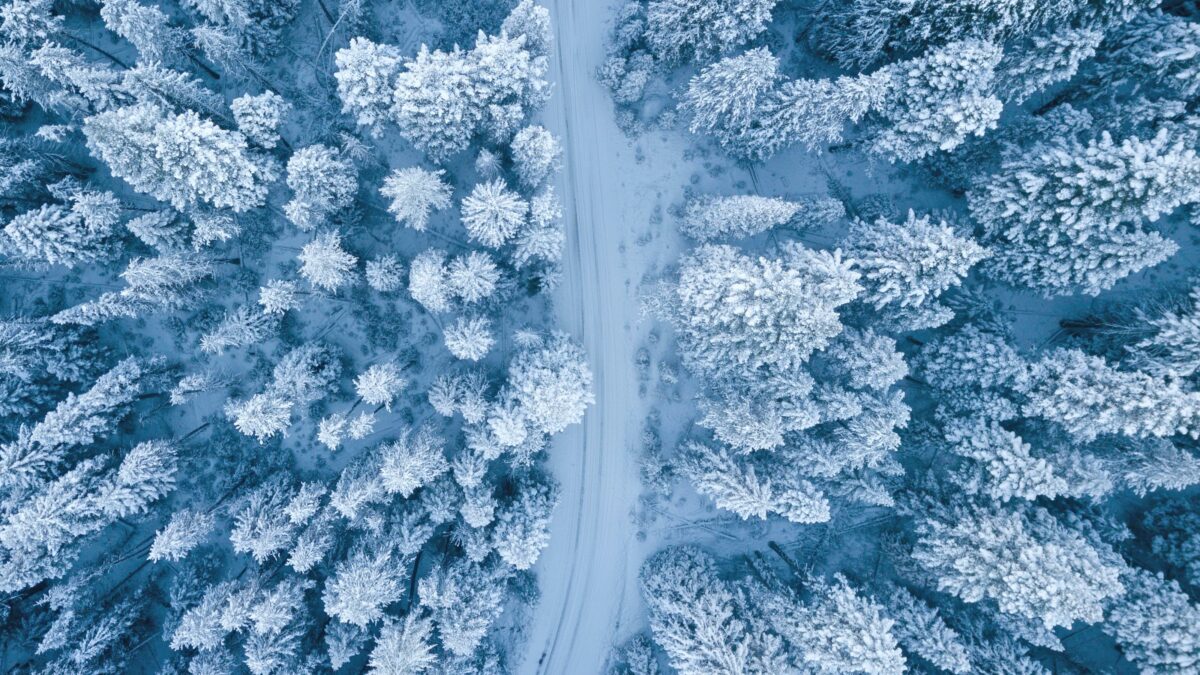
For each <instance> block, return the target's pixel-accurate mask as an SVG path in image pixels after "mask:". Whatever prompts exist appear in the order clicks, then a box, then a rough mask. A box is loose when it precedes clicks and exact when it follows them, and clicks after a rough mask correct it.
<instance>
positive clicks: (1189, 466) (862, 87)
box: [601, 0, 1200, 674]
mask: <svg viewBox="0 0 1200 675" xmlns="http://www.w3.org/2000/svg"><path fill="white" fill-rule="evenodd" d="M701 4H704V7H703V8H701V7H700V5H701ZM1159 5H1160V3H1158V2H1156V1H1154V0H1146V1H1141V0H1138V1H1129V2H1125V1H1121V0H1116V1H1113V2H1107V1H1106V2H1085V1H1076V0H1064V1H1063V2H1052V3H1028V2H1007V1H1003V0H1001V1H998V2H974V3H945V2H933V1H930V2H925V1H923V0H915V1H913V0H906V1H903V2H893V1H892V0H854V1H852V2H844V3H812V5H811V6H809V5H806V6H805V10H803V11H795V12H794V11H793V9H792V7H790V6H788V7H784V6H782V5H781V6H779V7H774V3H736V2H730V3H689V2H686V1H684V0H679V1H676V2H665V1H662V2H660V1H659V0H646V1H643V2H634V3H630V4H629V5H627V6H626V8H625V10H623V12H622V13H621V15H620V17H619V19H618V21H617V24H616V26H615V28H614V30H613V34H612V41H611V43H610V60H609V62H608V63H607V64H606V65H605V67H604V68H603V69H602V72H601V78H602V80H603V81H604V82H605V83H606V84H607V85H608V86H609V87H610V88H611V89H612V90H613V95H614V100H615V101H616V103H617V105H618V107H619V108H621V109H623V110H624V113H622V114H636V108H635V107H634V106H633V105H632V104H634V103H636V102H638V101H639V100H640V98H641V97H642V95H643V93H644V91H645V90H646V87H647V85H648V83H649V82H650V81H651V80H652V79H654V78H659V77H664V78H665V77H666V76H668V75H670V74H672V69H675V68H678V67H680V66H684V65H689V64H690V65H691V66H693V68H694V70H693V72H692V74H691V75H690V80H688V81H687V84H686V85H685V86H683V87H681V88H680V89H679V90H678V92H677V94H678V102H679V105H678V110H679V112H680V113H681V117H682V121H684V122H685V123H686V126H687V127H688V128H689V129H690V131H692V132H693V133H697V134H700V135H703V136H708V137H711V138H712V139H713V140H714V141H715V142H716V144H718V145H719V146H720V147H721V148H722V149H723V150H725V151H726V152H727V153H728V154H729V155H731V156H732V157H733V158H734V159H736V160H738V161H741V162H748V163H754V162H763V161H766V160H768V159H770V158H771V157H772V156H773V155H775V154H776V153H778V152H780V151H782V150H783V149H785V148H787V147H789V146H791V145H795V144H800V145H805V146H807V147H808V149H809V150H810V151H826V150H828V151H831V152H832V153H833V154H832V157H831V158H828V159H827V161H833V162H836V161H837V160H838V159H839V158H840V157H844V156H848V154H849V153H861V154H862V155H865V156H866V158H867V159H868V161H869V160H871V159H873V158H882V159H884V160H887V161H888V162H891V163H906V164H909V165H910V166H909V167H908V168H905V169H903V170H902V172H900V173H896V174H894V175H892V176H890V177H888V178H887V179H886V180H887V181H890V182H893V183H896V184H897V185H898V186H903V187H902V189H898V190H896V193H897V194H900V193H904V192H910V193H911V194H913V195H921V196H924V195H925V194H927V193H921V192H919V191H918V190H917V188H921V189H926V188H927V189H933V190H937V189H942V190H945V193H944V194H943V197H944V198H945V201H944V202H941V203H949V204H950V205H951V206H950V208H947V209H941V210H934V211H930V210H928V208H927V207H926V208H925V209H924V210H923V209H922V204H921V202H919V201H916V200H910V204H911V210H909V209H907V208H906V209H904V210H907V214H905V213H904V211H903V210H901V209H900V208H897V207H896V204H895V202H897V201H900V198H896V199H895V200H893V199H892V198H887V199H883V198H880V197H879V196H877V195H864V194H861V186H857V185H850V186H842V185H836V184H835V186H834V187H835V189H834V190H833V192H834V194H836V195H837V198H836V199H832V198H818V199H812V198H806V199H798V200H797V199H788V198H786V197H783V196H781V197H774V196H767V195H762V194H734V195H728V196H722V195H692V194H689V196H688V198H687V201H686V203H685V204H684V205H683V207H682V208H681V209H680V210H679V212H678V213H679V216H680V219H679V221H680V222H679V230H680V232H681V233H682V234H683V235H685V236H686V237H687V238H689V239H691V240H693V241H694V242H695V245H694V247H693V248H691V249H690V250H688V251H686V252H685V253H684V254H683V255H682V257H681V258H680V260H679V262H678V266H677V269H673V270H672V271H671V272H670V274H669V275H668V276H667V277H666V278H665V280H664V281H662V282H661V283H660V284H658V285H657V286H656V287H655V288H654V290H653V292H651V293H649V297H648V302H647V306H648V308H649V309H650V310H651V312H652V313H653V314H654V315H655V316H656V317H657V318H660V319H663V320H665V321H666V322H668V323H669V324H670V325H671V328H672V329H673V334H674V338H675V343H676V348H677V350H678V355H679V357H680V360H681V361H682V364H683V366H684V368H685V369H686V370H687V371H688V373H689V374H690V376H691V377H692V378H694V380H695V382H696V384H697V385H698V392H699V393H698V395H697V405H696V411H695V421H696V425H695V427H694V428H692V429H689V430H687V431H686V432H684V433H683V434H682V437H681V438H680V439H679V443H678V445H677V447H676V448H675V450H674V452H673V453H671V454H670V455H669V456H668V459H667V460H666V461H668V462H669V464H670V466H669V468H668V470H667V471H666V472H665V475H668V476H670V475H678V476H679V477H680V478H682V479H684V480H686V481H687V482H688V483H690V485H691V487H692V488H694V490H695V492H697V493H698V494H699V495H700V497H701V498H702V499H707V500H711V502H712V503H713V504H714V505H715V506H716V507H717V508H718V509H721V510H724V511H728V512H731V513H732V514H733V515H734V516H736V518H738V519H749V518H755V519H775V520H787V521H791V522H792V523H796V524H799V525H801V526H812V525H818V527H820V528H822V529H817V530H816V533H812V532H806V531H804V530H803V529H800V528H794V529H787V526H786V524H784V525H780V526H779V527H778V528H777V529H772V530H770V531H771V532H775V533H778V532H794V533H795V535H794V539H795V543H794V544H789V543H787V542H783V545H781V544H780V542H779V541H774V542H771V544H770V546H769V547H765V548H763V549H762V550H758V546H756V545H754V544H752V543H750V542H746V544H745V546H744V547H743V548H750V549H751V550H750V551H749V552H747V553H745V555H741V556H736V557H732V556H731V557H728V559H726V560H718V558H717V557H714V556H713V555H710V554H708V553H705V552H703V551H701V550H699V549H695V548H691V547H683V548H670V549H667V550H665V551H662V552H660V553H658V554H657V555H655V556H653V557H651V558H650V559H649V560H648V561H647V562H646V563H645V565H644V567H643V569H642V587H643V595H644V599H645V601H646V603H647V606H648V618H649V624H650V638H651V640H649V641H648V640H645V639H638V640H634V641H632V642H631V643H629V645H628V646H627V647H626V648H625V649H624V650H623V651H621V652H620V653H619V654H618V657H617V661H618V663H619V668H618V669H619V671H620V672H627V673H637V674H643V673H654V672H657V668H658V665H657V664H656V663H655V659H656V658H657V656H656V654H659V653H661V654H662V655H664V656H665V658H666V660H667V662H668V663H669V664H670V666H671V667H672V668H673V669H675V670H676V671H678V672H680V673H712V672H729V673H734V672H822V673H823V672H829V673H834V672H837V673H847V672H865V673H890V672H895V673H899V672H909V671H916V672H942V671H948V672H953V673H966V672H1027V673H1041V672H1052V671H1051V670H1050V667H1051V663H1053V664H1054V666H1055V668H1056V669H1057V670H1061V669H1062V668H1064V667H1066V668H1068V669H1077V670H1079V671H1080V672H1085V671H1089V670H1096V669H1109V668H1112V669H1115V670H1122V669H1124V670H1130V671H1131V672H1142V673H1165V672H1191V671H1193V670H1195V669H1196V668H1197V666H1198V664H1200V632H1198V630H1197V628H1196V626H1195V617H1196V612H1197V611H1200V609H1198V608H1200V605H1197V604H1196V598H1197V597H1200V596H1198V595H1197V594H1198V593H1200V586H1197V583H1198V581H1200V553H1198V551H1200V548H1197V545H1198V542H1197V540H1196V537H1195V536H1194V535H1193V533H1192V532H1193V530H1194V529H1195V527H1196V525H1197V524H1198V523H1200V520H1198V519H1200V515H1197V514H1198V513H1200V512H1198V511H1197V503H1196V500H1195V499H1194V498H1193V497H1191V496H1190V492H1189V490H1191V489H1193V488H1194V486H1195V485H1197V484H1200V456H1198V455H1197V444H1196V439H1197V438H1200V386H1198V384H1200V382H1198V380H1197V373H1198V372H1200V351H1198V349H1197V348H1196V344H1200V342H1198V341H1197V337H1198V336H1200V332H1198V330H1200V329H1198V326H1200V324H1198V323H1197V320H1198V317H1200V310H1198V308H1200V305H1198V304H1197V303H1198V300H1197V298H1198V297H1200V295H1197V294H1198V293H1200V291H1198V290H1196V289H1195V283H1194V280H1193V279H1191V273H1192V269H1191V268H1192V262H1193V261H1192V260H1191V258H1190V255H1191V254H1190V251H1189V252H1181V246H1180V244H1179V243H1177V241H1178V242H1184V241H1187V240H1188V239H1187V236H1188V235H1187V234H1186V228H1187V227H1189V226H1190V224H1191V223H1190V221H1191V220H1194V218H1192V217H1191V216H1192V215H1194V214H1192V211H1193V210H1194V208H1195V206H1194V205H1195V204H1196V203H1197V202H1198V201H1200V182H1198V181H1200V171H1198V170H1197V168H1198V167H1200V164H1197V155H1196V150H1197V144H1198V142H1200V137H1197V135H1196V132H1195V129H1196V117H1195V115H1194V108H1195V106H1196V104H1197V101H1198V99H1197V95H1198V94H1200V84H1198V83H1200V79H1197V75H1198V74H1200V69H1198V68H1197V64H1198V61H1197V57H1196V55H1197V54H1198V53H1200V52H1198V51H1197V50H1196V49H1195V47H1196V46H1197V45H1198V44H1200V42H1198V41H1197V36H1200V13H1197V10H1196V8H1195V7H1194V6H1193V5H1192V4H1189V3H1183V4H1180V3H1162V6H1161V7H1160V6H1159ZM665 7H670V8H672V10H678V14H664V13H663V12H664V8H665ZM680 8H690V10H691V11H686V10H681V9H680ZM772 9H773V11H774V16H773V21H772V18H771V12H772ZM652 16H677V17H685V18H681V19H679V20H680V21H683V22H685V23H686V22H687V21H695V22H696V23H697V25H699V24H701V22H707V23H708V25H711V26H712V27H713V30H711V31H710V32H707V33H705V39H704V40H701V41H696V40H692V41H689V39H688V38H687V35H688V33H687V32H686V30H681V29H680V27H679V24H676V23H671V21H665V20H664V21H655V20H652V19H651V17H652ZM731 24H732V25H735V26H736V29H733V30H729V29H727V26H728V25H731ZM779 32H781V33H783V34H784V35H785V36H786V39H784V40H778V39H775V38H776V37H778V36H777V35H776V34H773V33H779ZM792 38H795V39H794V40H793V39H792ZM668 39H669V40H672V44H673V45H675V46H676V47H677V48H675V49H673V50H664V49H663V47H662V44H663V41H664V40H668ZM789 42H795V43H796V44H795V45H789V44H788V43H789ZM785 56H786V58H785ZM823 58H824V59H829V60H830V61H832V63H828V64H825V67H823V69H822V70H821V72H823V73H829V72H833V73H834V74H833V75H832V76H824V77H821V78H819V79H818V78H812V77H808V76H806V75H805V74H804V73H802V72H793V71H795V70H799V68H798V66H803V65H804V64H808V63H812V62H813V61H815V60H819V59H823ZM785 64H786V65H785ZM631 111H633V112H631ZM667 119H669V118H667ZM790 161H795V159H794V158H789V162H790ZM854 161H858V158H857V157H856V158H855V159H854ZM776 168H777V166H776V165H775V164H768V165H766V169H765V170H767V171H772V172H773V175H774V176H775V177H780V176H782V177H783V178H784V179H785V181H786V178H787V174H786V173H780V171H781V170H779V171H777V170H775V169H776ZM827 175H831V174H829V173H827ZM831 182H834V183H836V180H835V179H833V178H831ZM922 182H923V183H924V184H922ZM758 185H759V183H758V181H756V182H755V187H756V190H755V192H756V193H757V192H758V189H757V188H758ZM906 199H907V198H906ZM906 206H907V205H906ZM1171 234H1175V235H1176V236H1175V237H1173V238H1172V237H1169V236H1168V235H1171ZM816 242H819V243H820V246H819V247H817V246H816V244H815V243H816ZM1172 256H1176V258H1175V259H1174V260H1173V262H1175V263H1176V265H1175V266H1174V268H1173V269H1168V268H1165V267H1164V269H1162V271H1161V272H1160V273H1159V276H1157V277H1152V279H1153V281H1154V283H1155V285H1156V286H1157V287H1156V288H1146V286H1147V284H1146V283H1144V281H1143V282H1142V283H1136V282H1134V280H1132V279H1130V278H1129V277H1131V275H1134V274H1135V273H1137V272H1140V271H1142V270H1145V269H1147V268H1150V267H1153V266H1155V265H1157V264H1159V263H1162V262H1163V261H1165V260H1167V259H1168V258H1172ZM1144 278H1146V277H1144ZM997 282H1000V283H997ZM1000 284H1004V285H1006V286H1009V287H1015V289H1013V288H1007V289H1005V288H1002V287H1001V286H1000ZM1114 286H1116V287H1117V288H1118V289H1119V290H1120V291H1121V293H1120V295H1104V294H1106V292H1107V291H1109V290H1110V289H1113V288H1114ZM1177 289H1182V290H1177ZM1024 291H1031V292H1032V293H1033V294H1034V296H1045V297H1046V298H1055V297H1058V296H1069V295H1091V296H1097V295H1100V296H1101V300H1100V301H1099V302H1098V303H1096V304H1095V305H1093V307H1094V309H1093V311H1092V312H1091V313H1088V314H1085V315H1083V316H1079V315H1078V313H1079V312H1080V310H1079V309H1078V307H1080V305H1077V304H1076V305H1071V306H1069V307H1070V309H1067V310H1065V313H1064V312H1063V311H1062V310H1061V307H1062V306H1060V305H1055V304H1046V305H1045V308H1046V309H1044V310H1039V311H1036V312H1029V311H1028V310H1018V311H1012V310H1013V307H1014V305H1015V303H1011V302H1010V301H1011V299H1012V298H1013V297H1014V295H1016V296H1017V297H1020V294H1021V293H1022V292H1024ZM1020 306H1022V307H1032V306H1034V305H1031V304H1028V303H1024V302H1022V303H1021V305H1020ZM1019 312H1023V313H1025V314H1034V315H1039V316H1040V315H1042V314H1046V313H1050V314H1049V315H1050V316H1054V317H1055V318H1057V319H1059V322H1060V323H1059V325H1058V328H1059V329H1060V330H1059V331H1058V332H1057V333H1054V334H1052V335H1050V334H1046V333H1043V332H1041V329H1039V328H1036V327H1034V326H1035V325H1036V323H1035V322H1034V321H1031V320H1030V319H1029V318H1028V316H1023V315H1022V313H1019ZM1055 312H1058V313H1057V314H1054V313H1055ZM715 522H717V523H720V522H723V521H722V520H721V519H718V520H717V521H715ZM725 522H736V521H734V520H733V519H730V520H729V521H725ZM822 523H828V524H826V525H820V524H822ZM859 528H862V529H863V530H865V531H862V532H856V530H859ZM781 536H782V535H781ZM831 540H832V541H831ZM718 541H719V540H718ZM780 541H782V540H780ZM835 547H836V548H838V549H839V554H838V555H827V552H828V551H830V550H832V549H833V548H835ZM726 548H727V547H726V546H725V545H724V544H722V554H723V555H724V554H729V553H731V551H729V550H726ZM842 553H844V555H843V554H842ZM793 554H795V556H799V557H801V558H802V559H800V558H797V557H794V556H793ZM1092 627H1094V628H1095V630H1096V631H1097V632H1102V633H1104V634H1105V635H1106V636H1107V637H1106V638H1105V639H1106V640H1108V641H1109V643H1111V644H1112V645H1114V646H1115V651H1114V652H1112V653H1111V654H1110V655H1107V656H1103V657H1101V656H1098V655H1097V653H1095V650H1094V649H1091V650H1090V653H1089V649H1090V648H1089V649H1085V648H1083V647H1078V646H1077V644H1078V643H1073V642H1071V641H1069V640H1068V638H1069V637H1072V636H1074V635H1077V634H1078V633H1079V632H1081V631H1085V630H1092ZM1092 644H1093V645H1094V644H1095V643H1092ZM659 650H660V651H659ZM1114 664H1119V665H1114ZM1122 672H1123V670H1122Z"/></svg>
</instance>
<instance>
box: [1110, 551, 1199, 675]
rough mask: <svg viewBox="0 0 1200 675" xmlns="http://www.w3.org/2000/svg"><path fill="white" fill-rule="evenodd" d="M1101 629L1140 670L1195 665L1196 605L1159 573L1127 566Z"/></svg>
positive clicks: (1173, 670)
mask: <svg viewBox="0 0 1200 675" xmlns="http://www.w3.org/2000/svg"><path fill="white" fill-rule="evenodd" d="M1122 581H1123V582H1124V584H1125V589H1126V591H1125V595H1124V596H1123V597H1122V598H1120V599H1118V600H1116V601H1115V602H1114V603H1113V608H1112V609H1111V610H1109V612H1108V617H1107V620H1106V621H1105V624H1104V626H1105V629H1106V630H1107V631H1108V632H1109V633H1110V634H1111V635H1112V636H1113V639H1114V640H1116V642H1117V645H1118V646H1119V647H1120V649H1121V653H1123V654H1124V655H1125V657H1126V658H1127V659H1129V660H1130V661H1132V662H1133V663H1134V665H1136V666H1137V667H1138V668H1139V669H1140V670H1141V672H1142V673H1145V674H1149V673H1186V672H1189V671H1191V670H1194V669H1195V668H1196V667H1197V666H1198V665H1200V607H1197V606H1196V605H1195V604H1194V603H1193V602H1192V601H1191V600H1190V599H1189V598H1188V596H1187V595H1185V594H1184V593H1183V591H1182V590H1181V589H1180V588H1179V584H1177V583H1175V582H1174V581H1168V580H1166V579H1164V578H1163V577H1162V575H1161V574H1157V575H1156V574H1151V573H1150V572H1147V571H1145V570H1141V569H1130V570H1129V571H1128V572H1127V573H1126V574H1125V575H1124V576H1122Z"/></svg>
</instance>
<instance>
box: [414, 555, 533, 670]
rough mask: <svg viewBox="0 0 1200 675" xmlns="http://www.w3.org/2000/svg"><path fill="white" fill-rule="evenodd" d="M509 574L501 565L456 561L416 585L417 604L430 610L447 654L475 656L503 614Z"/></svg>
mask: <svg viewBox="0 0 1200 675" xmlns="http://www.w3.org/2000/svg"><path fill="white" fill-rule="evenodd" d="M509 574H510V571H509V570H508V569H507V568H506V567H504V566H502V565H491V564H489V563H482V564H481V563H474V562H471V561H469V560H467V559H465V558H459V559H456V560H454V561H453V562H450V563H449V564H445V565H443V566H440V567H437V568H436V569H434V570H431V571H430V573H429V574H428V575H426V576H424V577H422V578H421V580H420V581H418V582H417V596H418V597H419V598H420V604H421V606H422V607H428V608H429V610H430V618H432V619H433V622H434V624H435V625H436V626H437V630H438V637H439V638H440V639H441V643H442V647H443V648H444V649H445V650H446V651H448V652H450V654H452V655H454V656H459V657H467V656H470V655H472V654H474V653H475V650H476V649H478V647H479V644H480V643H481V642H482V641H483V638H484V636H485V635H486V634H487V632H488V629H489V628H491V626H492V623H493V622H494V621H495V620H496V618H497V617H499V616H500V613H501V612H502V611H503V610H504V605H503V604H502V603H503V600H504V584H505V582H506V581H507V580H508V576H509Z"/></svg>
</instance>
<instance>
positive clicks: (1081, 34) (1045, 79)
mask: <svg viewBox="0 0 1200 675" xmlns="http://www.w3.org/2000/svg"><path fill="white" fill-rule="evenodd" d="M1103 39H1104V32H1103V31H1102V30H1099V29H1097V28H1094V27H1083V28H1063V29H1061V30H1056V31H1053V32H1049V33H1045V34H1039V35H1034V36H1033V37H1032V38H1031V39H1030V40H1029V42H1028V44H1026V45H1024V46H1022V47H1021V48H1019V49H1013V50H1006V51H1005V54H1004V58H1003V59H1001V61H1000V65H998V66H997V67H996V85H995V90H996V93H997V94H998V95H999V96H1002V97H1003V98H1004V100H1005V102H1009V103H1016V104H1021V103H1024V102H1025V101H1026V100H1028V99H1029V97H1031V96H1033V95H1034V94H1036V93H1038V92H1040V91H1043V90H1045V89H1046V88H1048V87H1050V86H1052V85H1055V84H1059V83H1061V82H1066V81H1068V80H1070V79H1071V78H1072V77H1074V76H1075V74H1076V73H1077V72H1078V71H1079V68H1080V65H1081V64H1083V63H1084V62H1085V61H1087V60H1089V59H1091V58H1092V57H1093V56H1094V55H1095V54H1096V48H1097V47H1099V46H1100V42H1101V41H1102V40H1103Z"/></svg>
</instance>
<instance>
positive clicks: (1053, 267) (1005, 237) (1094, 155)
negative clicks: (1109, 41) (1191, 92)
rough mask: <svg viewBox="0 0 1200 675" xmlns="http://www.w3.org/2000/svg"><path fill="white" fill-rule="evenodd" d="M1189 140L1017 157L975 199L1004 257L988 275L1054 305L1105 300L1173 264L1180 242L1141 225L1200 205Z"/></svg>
mask: <svg viewBox="0 0 1200 675" xmlns="http://www.w3.org/2000/svg"><path fill="white" fill-rule="evenodd" d="M1185 135H1186V134H1185ZM1183 136H1184V135H1181V134H1179V133H1178V132H1174V131H1172V130H1169V129H1166V128H1164V129H1161V130H1160V131H1159V132H1158V133H1157V134H1156V135H1155V136H1153V137H1152V138H1150V139H1149V140H1142V139H1140V138H1137V137H1135V136H1131V137H1128V138H1125V139H1123V140H1121V141H1120V142H1118V141H1116V140H1114V139H1113V137H1112V136H1110V135H1109V134H1108V133H1101V134H1100V136H1099V138H1098V139H1093V140H1091V141H1088V142H1086V143H1084V142H1081V141H1079V140H1076V139H1075V138H1074V137H1060V138H1053V139H1051V140H1049V141H1047V142H1045V143H1042V144H1039V145H1037V146H1035V147H1034V148H1033V149H1032V151H1029V152H1021V153H1011V154H1010V156H1009V158H1008V159H1007V160H1006V161H1005V162H1004V164H1003V165H1002V166H1001V169H1000V171H999V172H997V173H996V174H994V175H992V176H990V177H988V178H985V179H983V180H981V181H979V184H978V185H977V187H976V188H974V189H973V190H972V191H971V192H970V195H969V196H970V207H971V215H972V216H973V217H974V218H975V220H976V221H977V222H979V223H980V224H981V225H982V226H983V231H984V235H985V236H984V239H983V243H984V244H985V245H988V246H990V247H991V248H993V250H994V252H995V255H994V257H993V258H992V259H991V261H989V263H988V264H987V266H986V267H987V268H988V270H989V271H990V272H991V273H992V274H993V275H994V276H996V277H997V278H999V279H1002V280H1004V281H1008V282H1011V283H1015V284H1020V285H1023V286H1029V287H1031V288H1034V289H1036V290H1039V291H1041V292H1042V293H1044V294H1046V295H1047V296H1055V295H1065V294H1068V293H1072V292H1076V291H1079V290H1081V291H1083V292H1085V293H1088V294H1091V295H1096V294H1098V293H1099V292H1100V291H1102V290H1104V289H1106V288H1109V287H1111V286H1112V285H1113V284H1114V283H1116V282H1117V281H1119V280H1120V279H1122V278H1124V277H1125V276H1128V275H1129V274H1132V273H1133V272H1136V271H1138V270H1141V269H1143V268H1145V267H1148V266H1151V265H1154V264H1157V263H1159V262H1161V261H1163V260H1165V259H1166V258H1168V257H1170V256H1171V255H1172V254H1174V252H1175V251H1176V250H1178V247H1177V246H1176V245H1175V243H1174V242H1172V241H1169V240H1167V239H1164V238H1163V237H1162V236H1161V235H1159V234H1158V233H1157V232H1152V231H1149V232H1148V231H1145V230H1143V229H1142V226H1143V225H1144V224H1145V223H1148V222H1152V221H1155V220H1157V219H1158V218H1160V217H1161V216H1164V215H1167V214H1169V213H1170V212H1171V211H1173V210H1174V209H1176V208H1177V207H1179V206H1182V205H1184V204H1191V203H1194V202H1196V201H1198V200H1200V156H1197V154H1196V153H1195V151H1194V150H1192V149H1190V148H1189V147H1187V145H1186V142H1185V139H1184V138H1183Z"/></svg>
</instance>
